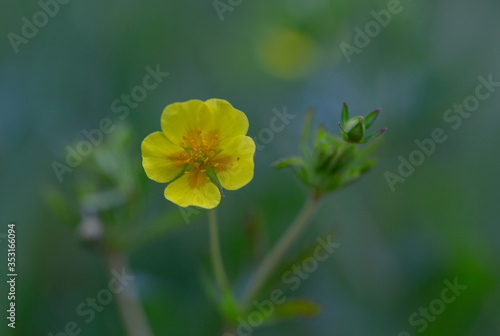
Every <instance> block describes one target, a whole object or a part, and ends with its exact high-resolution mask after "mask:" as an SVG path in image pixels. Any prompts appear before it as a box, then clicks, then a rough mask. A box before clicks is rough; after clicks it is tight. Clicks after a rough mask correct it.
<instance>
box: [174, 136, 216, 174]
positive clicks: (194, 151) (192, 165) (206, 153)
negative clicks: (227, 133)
mask: <svg viewBox="0 0 500 336" xmlns="http://www.w3.org/2000/svg"><path fill="white" fill-rule="evenodd" d="M182 139H183V140H184V141H181V142H179V145H180V146H181V147H182V148H183V149H184V152H181V153H179V156H180V158H181V159H182V160H183V161H184V162H185V163H186V164H187V165H188V166H187V170H186V171H185V172H184V173H185V174H189V173H192V172H194V171H197V170H200V172H202V173H203V172H205V171H206V170H207V167H217V166H218V163H216V162H213V158H215V157H216V156H217V155H219V153H220V152H221V149H220V148H219V147H217V146H216V143H217V141H218V140H219V136H218V135H214V136H213V138H212V139H210V140H209V141H207V140H205V139H203V137H202V135H201V130H198V131H197V134H196V136H194V137H191V139H190V138H189V137H188V136H187V135H184V136H183V137H182Z"/></svg>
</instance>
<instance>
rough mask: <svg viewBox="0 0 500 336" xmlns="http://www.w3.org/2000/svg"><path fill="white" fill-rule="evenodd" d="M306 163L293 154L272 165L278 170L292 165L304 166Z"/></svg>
mask: <svg viewBox="0 0 500 336" xmlns="http://www.w3.org/2000/svg"><path fill="white" fill-rule="evenodd" d="M303 165H304V161H303V160H302V159H301V158H300V157H297V156H292V157H289V158H286V159H281V160H278V161H276V162H274V163H273V164H272V167H273V168H274V169H276V170H279V169H283V168H288V167H291V166H298V167H302V166H303Z"/></svg>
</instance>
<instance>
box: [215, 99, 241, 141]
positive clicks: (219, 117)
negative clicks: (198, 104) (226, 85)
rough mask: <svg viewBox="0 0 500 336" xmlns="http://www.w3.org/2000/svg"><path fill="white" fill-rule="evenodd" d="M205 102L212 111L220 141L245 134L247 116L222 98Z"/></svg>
mask: <svg viewBox="0 0 500 336" xmlns="http://www.w3.org/2000/svg"><path fill="white" fill-rule="evenodd" d="M205 104H207V106H208V107H209V108H210V110H211V111H212V115H213V122H214V124H215V127H216V131H217V133H218V134H219V137H220V138H221V140H222V141H224V140H231V139H232V138H234V137H236V136H239V135H246V134H247V131H248V118H247V116H246V115H245V113H243V112H241V111H239V110H237V109H235V108H234V107H233V106H232V105H231V104H230V103H229V102H227V101H225V100H223V99H216V98H213V99H209V100H207V101H206V102H205Z"/></svg>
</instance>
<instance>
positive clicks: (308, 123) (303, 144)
mask: <svg viewBox="0 0 500 336" xmlns="http://www.w3.org/2000/svg"><path fill="white" fill-rule="evenodd" d="M315 112H316V109H315V108H314V107H310V108H309V110H307V113H306V117H305V120H304V128H303V129H302V137H301V139H300V151H301V153H302V155H303V156H304V157H306V156H307V153H308V146H307V143H308V140H309V135H310V134H311V127H312V122H313V118H314V113H315Z"/></svg>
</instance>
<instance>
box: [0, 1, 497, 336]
mask: <svg viewBox="0 0 500 336" xmlns="http://www.w3.org/2000/svg"><path fill="white" fill-rule="evenodd" d="M222 2H223V3H226V4H228V2H226V1H222ZM389 2H390V1H387V0H384V1H370V2H362V1H347V0H338V1H327V0H308V1H299V0H287V1H242V2H241V3H240V4H238V5H236V6H231V5H228V6H230V7H231V9H232V10H228V11H226V12H224V13H223V19H224V20H221V19H220V16H219V15H218V13H217V11H216V9H215V8H214V5H213V3H212V1H130V0H123V1H104V2H97V1H90V2H83V1H70V2H69V3H67V4H64V5H62V4H61V5H59V12H58V13H57V14H56V15H54V17H50V18H49V19H48V22H47V23H46V25H43V27H41V28H39V31H38V33H37V34H36V36H34V37H32V38H30V39H27V43H23V44H20V45H19V46H18V47H19V52H18V53H16V52H15V51H14V48H13V46H12V44H11V42H10V41H9V37H8V34H9V33H10V32H13V33H15V34H18V35H21V28H22V26H23V24H24V23H23V21H22V18H23V17H26V18H28V20H29V21H32V17H33V15H34V14H35V13H37V12H39V11H40V10H41V7H40V5H39V4H38V3H37V2H36V1H13V0H5V1H3V2H2V9H3V10H2V11H1V12H0V31H1V32H2V34H3V35H4V38H3V40H2V43H1V44H0V51H1V58H0V97H1V105H2V112H1V114H0V156H1V158H2V159H1V164H0V172H1V174H0V185H1V186H2V187H1V189H0V207H1V211H0V230H1V233H5V232H6V231H7V223H9V222H12V221H13V222H15V223H17V254H18V255H17V268H18V279H17V281H18V283H17V295H16V305H17V306H16V307H17V320H16V329H15V331H14V330H11V329H10V328H7V326H6V324H7V322H6V319H5V315H6V312H5V310H6V309H7V300H6V296H7V295H6V294H7V290H8V288H7V286H6V282H5V277H4V276H2V279H0V302H1V303H2V304H1V311H2V312H3V313H2V314H1V315H2V316H1V321H2V323H1V325H0V333H1V334H2V335H23V336H24V335H48V333H49V332H52V333H53V334H54V335H55V334H56V333H57V332H60V331H63V330H64V326H65V324H66V323H67V322H68V321H75V322H77V323H78V325H79V326H80V327H81V329H82V333H81V335H124V334H125V331H124V329H123V327H122V323H121V321H120V316H119V312H118V307H117V306H116V303H115V302H114V301H113V302H112V303H111V304H110V305H108V306H106V307H105V309H104V310H103V311H102V312H100V313H97V314H96V318H95V320H94V321H93V322H91V323H89V324H86V323H85V322H84V320H83V318H82V317H80V316H78V315H77V314H76V312H75V309H76V307H77V306H78V305H79V304H80V303H81V302H84V301H85V300H86V298H87V297H92V296H95V295H96V293H98V292H99V291H100V290H101V289H103V288H106V286H107V284H108V279H107V277H106V268H105V265H104V263H103V261H102V259H101V257H100V256H99V254H98V253H96V252H94V251H91V250H89V249H87V248H85V247H84V246H83V245H82V244H81V242H80V239H79V238H78V234H77V232H78V231H77V229H75V226H76V225H77V224H78V223H79V222H80V219H79V218H78V215H79V209H78V203H77V202H76V201H75V200H78V199H81V197H82V195H83V194H89V193H92V192H95V191H99V188H100V187H101V186H104V187H108V186H109V185H115V186H116V185H118V186H119V188H118V194H117V195H123V194H125V195H129V196H130V195H132V196H130V197H131V198H132V199H133V201H134V202H135V203H134V208H133V209H132V210H130V213H132V214H129V213H128V212H127V209H125V210H124V209H119V210H120V212H119V215H116V216H115V217H113V218H112V219H111V221H113V220H114V223H115V224H114V225H115V228H114V229H117V230H120V225H122V224H123V225H130V226H131V227H133V228H134V230H135V231H133V232H134V235H136V237H138V239H139V238H141V237H146V238H147V237H148V236H147V234H146V233H144V232H143V231H141V230H142V229H141V228H142V227H143V226H144V227H146V226H147V223H150V221H151V220H152V219H154V218H155V217H156V216H166V217H161V218H163V219H165V223H166V222H167V221H172V223H173V222H175V221H177V222H178V221H179V219H182V216H181V211H180V210H179V209H178V207H177V206H175V205H174V204H171V203H169V202H168V201H166V200H165V199H164V197H163V189H164V187H165V185H161V184H158V183H155V182H153V181H150V180H148V179H147V178H146V177H145V174H144V172H143V170H142V167H141V152H140V143H141V141H142V139H144V137H145V136H146V135H148V134H149V133H152V132H154V131H157V130H160V115H161V112H162V110H163V108H164V107H165V106H166V105H168V104H170V103H172V102H178V101H185V100H189V99H193V98H198V99H202V100H206V99H208V98H212V97H217V98H223V99H226V100H228V101H229V102H231V103H232V104H233V106H235V107H236V108H238V109H240V110H242V111H244V112H245V113H246V114H247V116H248V118H249V121H250V130H249V135H250V136H252V137H254V138H255V139H256V142H258V143H260V144H263V147H262V148H261V150H259V151H257V153H256V155H255V163H256V166H255V177H254V179H253V181H252V182H251V183H250V184H249V185H248V186H246V187H245V188H243V189H241V190H239V191H236V192H227V194H226V197H225V198H224V199H223V200H222V203H221V205H220V206H219V207H218V213H219V217H220V226H221V236H222V237H221V240H222V251H223V256H224V260H225V262H226V266H227V268H228V273H229V277H230V280H231V282H232V283H234V284H235V285H236V288H237V290H241V286H242V285H244V284H245V281H246V280H248V276H249V274H250V272H251V271H252V269H253V268H254V267H255V265H256V264H257V262H258V261H259V260H261V259H262V257H263V255H264V253H265V252H266V251H267V250H268V249H269V247H270V246H272V244H273V242H274V241H275V240H276V239H277V238H278V237H279V235H280V234H281V233H282V232H283V231H284V230H285V229H286V227H287V226H288V225H289V223H290V221H291V220H292V219H293V218H294V216H295V215H296V212H297V211H298V209H299V208H300V206H301V204H302V202H303V200H304V199H305V197H306V194H307V190H306V189H305V187H303V186H302V185H301V184H300V183H299V181H297V180H296V179H295V177H294V176H293V174H292V173H291V172H289V171H279V172H277V171H273V170H272V169H271V168H270V164H271V162H273V161H274V160H276V159H279V158H281V157H285V156H289V155H294V154H297V153H298V148H297V144H298V134H299V132H300V129H301V126H302V120H303V117H304V115H305V111H306V110H307V108H308V107H309V106H311V105H314V106H316V107H317V115H316V123H317V124H323V125H326V126H327V127H328V128H329V129H330V130H332V131H333V132H338V126H337V123H338V121H339V119H340V111H341V107H342V102H344V101H346V102H347V103H348V104H349V107H350V111H351V113H353V114H354V115H357V114H360V115H364V114H366V113H368V112H370V111H372V110H373V109H375V108H379V107H380V108H381V109H382V113H381V114H380V116H379V119H378V120H377V123H376V125H375V127H388V132H387V133H386V134H385V135H384V137H385V139H384V144H383V145H382V146H381V147H380V151H379V162H378V164H377V165H376V167H375V168H374V170H373V171H371V172H370V173H369V174H368V175H367V176H365V177H364V178H363V179H362V180H361V181H359V182H358V183H357V184H355V185H354V186H352V187H350V188H348V189H346V190H342V191H340V192H338V193H335V194H331V195H328V196H327V197H326V198H325V200H324V201H323V204H322V206H321V208H320V210H319V212H318V214H317V216H316V217H315V219H314V222H313V223H312V225H311V226H310V227H309V229H308V231H307V233H306V234H305V235H304V237H302V239H301V240H300V242H299V243H298V244H297V248H296V249H294V251H295V253H291V254H290V255H289V256H288V261H292V262H293V258H294V257H296V254H297V253H298V251H299V247H305V246H307V245H308V244H310V243H311V242H313V241H314V239H315V238H316V237H318V236H320V235H325V234H326V233H328V232H333V235H334V237H335V241H337V242H338V243H340V244H341V247H340V248H339V249H338V250H337V251H336V252H335V253H334V255H333V257H332V258H330V259H328V260H327V261H325V262H323V263H321V264H320V267H319V269H318V270H317V271H316V272H314V273H313V274H312V275H311V276H310V278H309V279H307V280H305V281H303V282H302V283H301V286H300V288H299V290H298V291H296V292H294V293H289V292H288V294H287V295H288V296H290V297H301V298H309V299H310V300H312V301H314V302H317V303H319V304H320V305H321V306H322V312H321V314H320V315H318V316H316V317H313V318H307V319H296V320H286V321H283V322H280V323H276V324H273V325H270V326H266V327H263V328H260V329H257V330H255V331H254V333H253V335H321V336H330V335H335V336H343V335H346V336H349V335H370V336H373V335H375V336H377V335H384V336H387V335H391V336H392V335H394V336H398V335H399V336H404V335H406V334H401V335H400V333H401V332H403V331H407V332H408V335H417V334H419V332H418V328H415V327H413V326H411V325H410V324H409V322H408V319H409V317H410V316H411V314H413V313H414V312H418V310H419V308H420V307H428V306H429V303H430V302H431V301H432V300H434V299H437V298H439V297H440V293H441V291H442V289H443V288H444V284H443V281H444V280H445V279H448V280H450V281H453V279H455V278H458V282H459V283H460V284H463V285H466V286H468V288H467V289H466V290H465V291H464V292H463V293H462V294H461V295H460V296H459V297H458V298H457V300H456V301H455V302H453V303H450V304H447V305H446V307H445V309H444V312H443V313H442V314H440V315H439V316H437V318H436V319H435V321H433V322H430V323H429V324H428V327H427V328H426V330H425V331H423V332H422V334H425V335H429V336H431V335H439V336H442V335H474V336H476V335H484V336H494V335H500V319H499V316H500V286H499V281H500V267H499V265H500V226H499V220H498V205H497V203H498V201H499V200H500V192H499V188H498V187H499V179H498V163H499V162H500V161H499V159H498V156H497V155H496V154H495V153H497V152H498V151H497V150H495V148H496V145H497V144H498V142H499V140H500V135H499V133H498V132H497V129H498V124H497V123H498V122H499V121H500V113H498V112H499V103H500V90H498V91H499V92H494V93H493V94H492V95H491V97H490V98H488V99H486V100H484V101H481V104H480V106H479V108H478V109H477V110H476V111H474V112H473V113H471V116H470V117H469V118H467V119H464V120H463V124H462V125H461V126H460V127H459V128H457V129H456V130H453V129H452V128H451V127H450V126H452V125H453V124H452V123H447V122H445V121H444V120H443V114H444V113H445V111H446V110H447V109H449V108H452V107H453V104H455V103H459V104H461V103H462V102H463V101H464V99H465V98H466V97H467V96H469V95H473V94H474V92H475V88H476V86H477V85H478V84H479V82H478V79H477V77H478V76H483V77H485V78H487V77H488V75H490V74H491V75H492V76H493V79H494V80H500V63H499V61H498V60H499V59H500V43H499V39H498V33H499V30H500V23H499V21H498V18H499V15H500V1H497V0H480V1H475V2H472V1H465V0H453V1H452V0H438V1H409V0H402V1H401V5H400V6H401V8H402V10H401V12H400V13H399V14H397V15H393V16H392V18H391V22H390V23H389V24H388V25H387V27H384V28H382V29H381V31H380V33H378V34H377V35H376V36H374V37H373V38H370V39H371V41H370V43H369V45H368V46H367V47H365V48H362V49H361V51H360V52H359V53H355V54H352V55H351V62H350V63H349V62H348V61H347V59H346V58H345V57H344V55H343V54H342V51H341V49H340V47H339V45H340V44H341V43H342V42H345V43H350V44H352V45H354V42H353V40H354V37H355V30H354V28H355V27H360V28H361V29H364V27H365V25H366V24H367V23H368V22H370V21H373V20H374V18H373V16H372V14H371V13H370V11H372V10H373V11H376V12H379V11H380V10H382V9H386V8H387V6H388V3H389ZM234 3H236V1H233V4H234ZM157 64H159V65H160V68H161V70H162V71H165V72H168V73H169V76H168V77H167V78H165V79H164V81H163V82H162V83H160V84H159V85H158V87H157V88H155V89H154V90H151V91H149V92H148V94H147V98H146V99H144V100H143V101H141V102H140V103H138V106H137V107H136V108H133V109H130V114H129V115H128V116H127V118H125V120H123V121H122V120H121V119H120V118H119V114H116V113H114V112H113V111H112V110H111V104H112V102H113V101H115V99H119V98H120V96H121V95H122V94H129V93H130V92H131V90H132V89H133V88H134V87H136V86H137V85H141V83H142V79H143V77H144V76H145V75H146V74H147V71H146V67H147V66H150V67H153V68H154V67H155V66H156V65H157ZM284 107H286V110H287V112H288V113H291V114H293V115H295V116H296V117H295V118H294V119H292V120H291V121H290V123H289V124H288V125H287V126H286V127H285V129H284V130H283V131H281V132H276V133H274V134H273V139H272V141H264V142H263V141H262V139H259V134H261V133H260V132H261V130H262V129H264V128H268V127H269V123H270V120H271V119H272V118H273V116H274V115H275V114H274V113H273V109H277V110H279V111H282V110H283V109H284ZM103 118H109V119H111V120H112V121H113V123H114V125H115V126H117V127H120V129H121V128H122V127H125V126H127V127H128V128H127V130H128V132H129V133H126V134H125V135H124V138H125V139H121V140H120V139H119V140H116V141H118V142H117V143H118V144H116V143H114V145H113V144H109V142H112V139H115V138H116V137H117V135H116V134H118V132H117V133H112V134H110V135H106V136H105V140H104V143H105V144H104V143H103V144H102V145H101V146H97V148H96V149H95V151H96V152H98V151H100V153H101V154H100V155H101V157H102V158H103V160H101V161H100V164H101V168H102V167H104V168H105V169H107V168H109V169H108V175H109V176H111V177H113V178H115V180H113V178H111V180H110V179H109V176H108V177H107V178H101V177H96V175H93V174H92V171H93V170H92V169H94V168H95V167H94V168H93V167H91V166H90V167H89V166H88V165H87V164H82V165H81V166H78V167H76V168H74V171H73V172H71V173H66V174H64V179H63V181H62V182H59V181H58V179H57V177H56V174H55V173H54V171H53V168H52V166H51V165H52V163H53V162H54V161H58V162H61V163H64V157H65V155H66V149H65V147H66V146H67V145H73V144H75V143H78V141H80V140H82V139H84V136H83V135H82V131H83V130H91V129H95V128H97V127H98V126H99V123H100V121H101V120H102V119H103ZM435 128H443V129H444V130H445V131H446V134H447V135H448V139H447V141H446V142H444V143H443V144H438V145H437V146H436V151H435V153H434V154H433V155H431V156H429V157H426V158H425V162H424V163H423V164H422V165H421V166H419V167H416V169H415V172H414V173H413V174H412V175H411V176H410V177H408V178H407V179H406V181H405V182H403V183H397V184H396V185H395V191H394V192H392V191H391V190H390V188H389V186H388V184H387V182H386V178H385V177H384V173H385V172H386V171H391V172H393V173H397V168H398V165H399V160H398V156H400V155H402V156H403V157H404V158H406V159H408V156H409V155H410V153H411V152H412V151H413V150H415V149H417V147H416V145H415V143H414V141H415V139H419V140H423V139H425V138H430V136H431V134H432V131H433V130H434V129H435ZM113 141H114V140H113ZM120 141H121V142H120ZM265 142H268V143H265ZM122 145H123V146H122ZM113 146H115V147H113ZM106 151H108V152H106ZM114 156H116V157H114ZM110 157H112V158H113V159H109V158H110ZM108 159H109V160H108ZM107 165H108V166H107ZM103 181H104V182H103ZM58 193H60V194H58ZM120 193H122V194H120ZM54 195H64V197H62V200H60V199H59V201H57V197H56V196H54ZM110 197H111V202H113V201H116V199H115V198H114V197H115V196H113V195H112V196H110ZM116 197H118V198H119V196H116ZM54 202H55V203H57V202H60V203H57V204H59V206H60V207H61V208H60V209H59V211H58V212H56V213H54V211H53V210H51V209H50V206H52V207H54V206H57V204H56V205H54ZM100 202H101V201H98V203H100ZM117 202H118V203H119V202H120V201H119V200H118V201H117ZM122 208H123V206H122ZM165 213H166V214H167V215H164V214H165ZM128 215H129V217H126V216H128ZM75 216H76V217H75ZM64 218H65V219H64ZM124 218H128V220H127V219H124ZM130 218H132V219H130ZM160 222H161V219H160ZM177 222H176V223H177ZM156 225H159V226H158V229H159V230H160V232H164V231H166V229H168V228H166V227H162V225H161V223H160V224H156ZM116 227H118V228H116ZM132 238H133V237H132ZM130 241H131V244H133V245H134V247H135V248H134V249H133V251H132V254H131V259H130V263H131V267H132V269H133V270H134V272H135V274H136V275H137V278H136V283H137V286H138V288H139V291H140V293H141V295H142V297H143V299H144V305H145V309H146V312H147V315H148V318H149V320H150V322H151V324H152V327H153V330H154V332H155V334H156V335H220V330H221V321H220V318H219V315H218V313H217V310H216V308H215V307H214V305H213V303H212V302H211V301H210V300H209V299H208V298H207V295H206V293H205V290H204V283H203V280H202V279H205V278H207V277H208V276H210V275H211V269H210V262H209V256H208V253H207V251H208V230H207V216H206V211H204V210H203V211H200V213H199V214H198V215H195V216H192V217H190V223H189V224H182V225H181V226H180V227H178V228H176V229H175V230H171V231H169V232H167V233H165V234H161V235H160V236H159V237H158V238H157V239H152V240H149V241H148V243H146V244H142V245H140V244H139V242H136V241H134V239H131V240H130ZM0 247H1V251H2V252H1V253H2V256H1V258H0V259H1V265H2V274H6V267H5V266H4V265H5V261H6V241H5V239H4V240H2V241H0ZM273 286H274V287H275V288H276V287H277V288H280V287H279V286H280V283H279V282H276V283H274V284H270V288H273Z"/></svg>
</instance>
